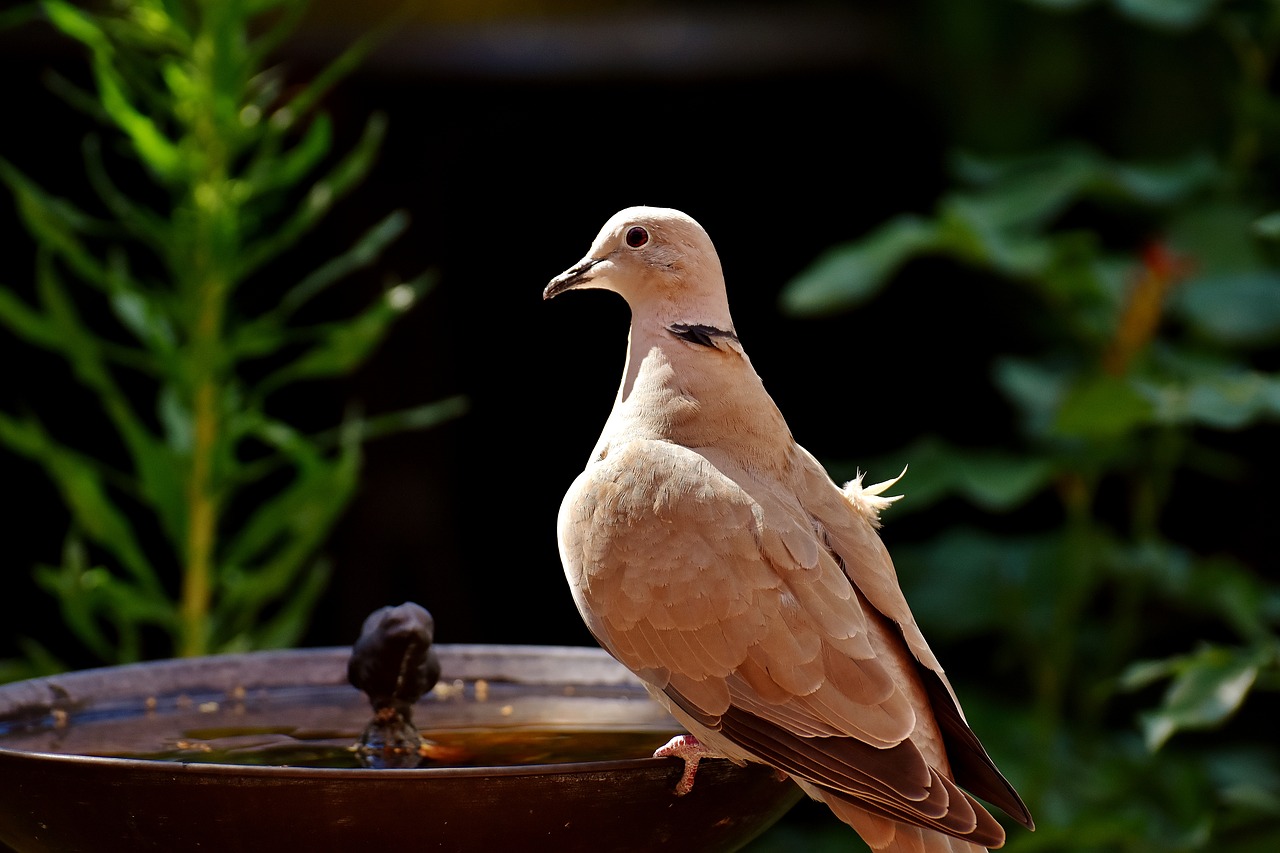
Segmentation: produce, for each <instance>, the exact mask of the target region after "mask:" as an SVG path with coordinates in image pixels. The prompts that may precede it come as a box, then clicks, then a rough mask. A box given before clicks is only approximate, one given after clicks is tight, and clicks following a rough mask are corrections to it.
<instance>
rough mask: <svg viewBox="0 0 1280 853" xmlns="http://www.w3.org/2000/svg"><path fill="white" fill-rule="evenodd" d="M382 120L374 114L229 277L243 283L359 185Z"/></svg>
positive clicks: (377, 143)
mask: <svg viewBox="0 0 1280 853" xmlns="http://www.w3.org/2000/svg"><path fill="white" fill-rule="evenodd" d="M386 124H387V123H386V118H385V117H384V116H382V115H381V114H374V115H373V116H372V117H371V118H370V119H369V121H368V122H367V123H366V124H365V129H364V134H363V135H362V136H361V137H360V140H359V141H358V142H357V143H356V145H355V146H354V147H353V148H352V149H351V151H349V152H348V153H347V155H346V156H345V157H344V158H343V159H342V160H341V161H340V162H339V163H338V164H337V165H336V166H334V167H333V169H332V170H330V171H329V173H328V174H327V175H325V176H324V177H323V178H321V179H319V180H317V181H316V182H315V183H314V184H312V185H311V189H310V191H309V192H308V193H307V197H306V198H305V199H304V200H303V201H302V203H301V204H300V205H298V208H297V210H296V212H295V213H294V214H293V215H292V216H290V217H289V218H288V219H286V220H285V221H284V223H282V224H281V225H280V226H279V227H278V228H276V229H275V230H274V231H273V232H272V233H271V235H270V236H268V237H264V238H262V239H260V240H258V241H256V242H253V243H251V244H249V245H247V246H246V247H245V249H244V253H243V254H244V256H243V258H242V259H241V262H240V264H239V266H238V267H237V269H236V270H235V272H234V276H233V278H234V279H235V280H237V281H240V280H243V279H244V278H245V277H247V276H248V274H249V273H250V272H252V271H253V270H255V269H257V268H258V267H260V266H261V265H262V264H264V263H266V262H267V261H269V260H271V259H272V258H274V257H276V256H277V255H279V254H280V253H281V252H283V251H284V250H285V249H287V248H289V247H290V246H292V245H293V244H294V243H296V242H297V241H298V239H299V238H300V237H302V235H303V234H306V233H307V232H308V231H310V230H311V228H313V227H314V226H315V225H316V223H317V222H319V221H320V219H321V218H323V217H324V215H325V214H326V213H328V212H329V209H330V208H331V207H332V206H333V203H334V202H335V201H337V200H338V199H339V198H341V197H342V196H344V195H346V194H347V193H348V192H350V191H351V190H352V189H353V188H354V187H355V186H356V185H357V184H359V183H360V181H362V180H363V179H364V177H365V175H366V174H368V172H369V170H370V169H371V168H372V167H373V163H374V159H375V158H376V157H377V154H378V150H379V148H380V146H381V145H382V139H383V136H385V134H386Z"/></svg>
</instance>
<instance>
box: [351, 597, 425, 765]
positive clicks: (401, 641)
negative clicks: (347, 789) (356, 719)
mask: <svg viewBox="0 0 1280 853" xmlns="http://www.w3.org/2000/svg"><path fill="white" fill-rule="evenodd" d="M434 634H435V620H433V619H432V618H431V614H430V613H428V612H427V611H426V609H425V608H423V607H421V606H419V605H417V604H414V603H413V602H411V601H406V602H405V603H404V604H401V605H400V606H398V607H383V608H381V609H380V610H375V611H374V612H373V613H371V614H370V615H369V617H368V618H367V619H365V620H364V626H363V627H362V628H361V630H360V637H359V639H357V640H356V642H355V645H354V646H353V647H352V650H351V658H350V659H349V660H348V661H347V680H348V681H350V682H351V684H352V685H354V686H355V687H357V688H359V689H360V690H362V691H364V693H365V695H367V696H368V697H369V704H371V705H372V706H373V714H374V716H373V719H372V720H371V721H370V722H369V725H368V726H367V727H365V730H364V733H363V734H361V735H360V741H359V743H358V744H357V747H356V752H357V754H358V755H359V756H360V759H361V762H362V763H363V764H365V765H366V766H368V767H387V768H397V767H398V768H404V767H417V766H418V765H419V764H420V763H421V761H422V759H423V758H424V757H426V756H427V755H428V754H429V749H427V747H429V746H430V742H429V741H425V740H424V739H423V738H422V736H421V734H420V733H419V732H418V728H417V726H415V725H414V724H413V705H414V703H415V702H417V701H418V699H420V698H421V697H422V696H423V695H424V694H425V693H426V692H427V691H428V690H430V689H431V688H432V687H434V686H435V684H436V682H437V681H439V680H440V661H439V659H437V657H436V653H435V649H433V648H432V647H431V641H432V638H433V636H434Z"/></svg>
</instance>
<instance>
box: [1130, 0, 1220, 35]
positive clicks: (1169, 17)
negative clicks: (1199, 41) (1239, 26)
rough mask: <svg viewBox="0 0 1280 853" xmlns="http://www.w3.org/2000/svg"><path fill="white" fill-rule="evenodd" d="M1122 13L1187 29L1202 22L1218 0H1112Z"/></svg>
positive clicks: (1142, 20)
mask: <svg viewBox="0 0 1280 853" xmlns="http://www.w3.org/2000/svg"><path fill="white" fill-rule="evenodd" d="M1113 2H1114V3H1115V5H1116V8H1117V9H1119V10H1120V11H1121V12H1123V13H1124V14H1126V15H1128V16H1129V17H1131V18H1133V19H1134V20H1136V21H1140V22H1142V23H1144V24H1149V25H1151V26H1154V27H1159V28H1162V29H1170V30H1189V29H1192V28H1194V27H1196V26H1199V25H1200V24H1201V23H1203V22H1204V21H1205V20H1206V19H1207V18H1208V17H1209V13H1210V12H1211V11H1213V8H1214V6H1216V5H1217V3H1218V0H1113Z"/></svg>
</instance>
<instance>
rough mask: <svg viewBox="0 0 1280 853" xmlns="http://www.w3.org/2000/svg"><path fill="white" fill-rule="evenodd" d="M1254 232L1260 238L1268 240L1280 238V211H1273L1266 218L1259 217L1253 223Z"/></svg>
mask: <svg viewBox="0 0 1280 853" xmlns="http://www.w3.org/2000/svg"><path fill="white" fill-rule="evenodd" d="M1253 230H1254V233H1256V234H1257V235H1258V236H1259V237H1265V238H1267V239H1268V240H1275V239H1277V238H1280V210H1273V211H1271V212H1270V213H1268V214H1267V215H1266V216H1262V217H1259V218H1258V219H1257V220H1256V221H1254V223H1253Z"/></svg>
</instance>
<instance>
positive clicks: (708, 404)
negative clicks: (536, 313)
mask: <svg viewBox="0 0 1280 853" xmlns="http://www.w3.org/2000/svg"><path fill="white" fill-rule="evenodd" d="M586 288H600V289H604V290H612V291H614V292H615V293H617V294H619V295H621V296H622V297H623V298H624V299H625V300H626V301H627V304H628V305H629V306H630V308H631V335H630V345H629V348H628V351H627V359H626V366H625V369H624V371H623V376H622V386H621V388H620V389H619V391H618V396H617V399H616V401H615V402H614V406H613V411H612V412H611V413H610V414H609V418H608V420H607V421H606V423H605V426H604V431H603V433H602V434H601V436H600V440H599V441H598V442H597V443H596V446H595V449H594V450H593V451H592V453H591V457H590V461H589V462H588V463H587V467H586V470H585V471H583V472H582V473H581V474H579V475H578V477H577V479H576V480H574V482H573V484H572V485H571V486H570V487H569V490H568V493H567V494H566V495H565V497H564V502H563V503H562V505H561V507H560V513H559V518H558V521H557V526H558V536H559V547H560V558H561V561H562V562H563V564H564V570H565V575H566V577H567V578H568V581H569V586H570V589H571V591H572V593H573V599H574V602H575V603H576V604H577V606H578V610H579V612H580V613H581V614H582V618H583V619H584V620H585V622H586V624H587V627H588V628H589V629H590V631H591V633H592V635H593V636H594V637H595V638H596V640H597V641H598V642H599V643H600V645H602V646H603V647H604V648H605V649H606V650H607V651H608V652H609V653H610V654H612V655H613V656H614V657H615V658H617V659H618V660H619V661H620V662H621V663H622V664H623V665H625V666H626V667H627V668H628V669H630V670H631V671H632V672H634V673H636V675H638V676H639V677H640V679H641V680H643V681H644V683H645V685H646V687H647V688H648V690H649V692H650V693H651V694H652V695H653V696H654V698H655V699H656V700H657V701H658V702H660V703H661V704H662V705H664V706H665V707H666V708H667V709H668V710H669V711H670V712H671V714H672V715H673V716H674V717H675V718H676V719H677V720H678V721H679V722H680V723H681V724H682V725H683V726H684V727H685V728H686V729H687V731H688V732H689V733H690V735H689V736H682V737H680V738H676V739H674V740H673V741H672V742H671V743H670V744H668V745H667V746H666V747H663V748H662V749H659V750H658V752H657V753H656V754H659V755H674V756H677V757H680V758H683V759H684V760H685V762H686V764H685V773H684V775H683V776H682V778H681V780H680V782H679V784H678V785H677V787H676V793H677V794H680V793H684V792H685V791H687V790H688V789H689V788H690V787H691V786H692V784H693V782H694V774H695V773H696V769H697V762H698V760H699V759H701V758H704V757H720V758H727V759H729V760H731V761H734V762H737V763H740V764H741V763H743V762H760V763H763V764H767V765H771V766H772V767H774V768H775V769H776V770H778V771H779V772H780V773H782V774H785V775H787V776H790V777H791V778H792V779H793V780H794V781H795V782H796V783H797V784H798V785H799V786H800V787H801V788H802V789H803V790H804V791H805V793H807V794H808V795H809V796H810V797H812V798H814V799H816V800H820V801H822V802H823V803H826V805H827V806H828V807H829V808H830V809H831V810H832V812H834V813H835V815H836V816H837V817H839V818H840V819H841V820H842V821H844V822H845V823H847V824H849V825H850V826H852V827H853V829H855V830H856V831H857V832H858V834H859V835H861V836H862V838H863V840H864V841H866V843H867V844H868V845H869V846H870V847H871V848H872V849H873V850H879V851H894V853H942V851H950V853H960V851H965V853H974V851H980V850H982V849H983V848H984V847H999V846H1000V845H1002V844H1003V843H1004V839H1005V833H1004V829H1003V827H1002V826H1001V825H1000V824H999V823H998V822H997V821H996V819H995V818H994V817H992V815H991V814H990V813H989V812H988V811H987V810H986V809H985V808H984V807H983V806H982V805H981V804H979V803H978V801H977V800H975V799H974V798H973V797H972V796H970V795H969V794H968V793H965V791H963V790H961V788H960V787H959V786H963V787H964V788H966V789H968V791H970V792H972V793H973V794H974V795H976V796H979V797H982V798H984V799H985V800H987V801H988V802H990V803H992V804H994V805H996V806H999V807H1000V808H1001V809H1003V810H1004V811H1005V812H1007V813H1008V814H1009V815H1010V816H1011V817H1012V818H1013V819H1014V820H1016V821H1018V822H1019V823H1021V824H1023V825H1024V826H1026V827H1028V828H1034V827H1033V823H1032V820H1031V815H1030V813H1029V812H1028V811H1027V808H1026V806H1025V805H1023V803H1022V800H1021V798H1020V797H1019V796H1018V794H1017V792H1016V791H1014V789H1013V787H1012V786H1011V785H1010V784H1009V783H1008V782H1007V781H1006V780H1005V778H1004V776H1002V775H1001V773H1000V772H999V770H997V769H996V767H995V765H994V764H993V763H992V761H991V759H990V758H989V757H988V756H987V753H986V751H985V750H984V749H983V747H982V745H981V744H980V743H979V741H978V738H977V737H976V736H975V735H974V733H973V732H972V730H970V728H969V726H968V724H967V723H966V722H965V718H964V715H963V713H962V711H961V710H960V705H959V702H958V700H957V699H956V696H955V693H954V691H953V690H952V688H951V685H950V683H949V682H948V681H947V677H946V676H945V675H944V674H943V671H942V667H941V665H940V664H939V663H938V660H937V659H936V658H935V657H934V655H933V653H932V652H931V651H930V650H929V646H928V644H927V643H926V642H925V638H924V636H923V635H922V634H921V632H920V629H919V628H918V627H917V626H916V622H915V619H914V617H913V616H912V615H911V611H910V609H909V608H908V606H907V602H906V600H905V598H904V597H903V594H902V591H901V589H900V588H899V586H898V579H897V575H896V573H895V571H894V568H893V563H892V561H891V560H890V558H889V554H888V552H887V550H886V549H885V547H884V545H883V543H882V542H881V539H880V536H879V535H878V533H877V532H876V529H877V528H878V527H879V512H880V510H881V509H883V508H884V507H885V506H886V505H887V504H888V503H889V502H890V501H891V500H894V498H885V497H882V496H881V492H882V491H883V490H884V488H885V487H887V486H888V485H890V484H891V483H883V484H877V485H876V486H865V487H864V486H863V485H862V478H861V476H859V478H858V479H856V480H853V481H851V482H850V483H848V484H847V485H846V486H845V487H844V488H843V489H842V488H840V487H839V486H837V485H836V484H835V483H834V482H833V481H832V479H831V477H830V476H829V475H828V474H827V472H826V471H825V470H824V469H823V467H822V466H821V464H820V463H819V462H818V461H817V460H816V459H815V458H814V457H813V456H812V455H810V454H809V453H808V452H807V451H806V450H805V449H804V448H802V447H801V446H800V445H799V444H797V443H796V442H795V440H794V439H793V438H792V436H791V431H790V430H789V429H788V427H787V423H786V421H785V420H784V419H783V417H782V414H781V412H779V410H778V407H777V406H776V405H775V404H774V402H773V399H772V398H771V397H770V396H769V394H768V393H767V392H766V391H765V389H764V385H763V383H762V382H761V380H760V377H759V376H757V375H756V372H755V370H754V368H752V366H751V361H750V359H748V358H747V354H746V352H745V351H744V350H743V348H742V344H741V342H740V341H739V340H738V336H737V333H736V332H735V331H734V326H733V320H732V319H731V317H730V315H729V303H728V297H727V295H726V293H725V283H724V275H723V273H722V271H721V267H720V260H719V257H718V256H717V254H716V250H715V247H714V246H713V245H712V243H711V239H710V238H709V237H708V236H707V233H706V231H704V230H703V228H702V227H701V226H700V225H699V224H698V223H697V222H695V221H694V220H693V219H691V218H690V217H689V216H687V215H686V214H684V213H681V212H680V211H677V210H671V209H667V208H653V207H633V208H628V209H626V210H623V211H620V212H619V213H617V214H615V215H614V216H613V217H612V218H611V219H609V220H608V222H606V223H605V225H604V227H603V228H602V229H601V231H600V233H599V235H598V236H597V237H596V239H595V242H594V243H593V244H592V245H591V249H590V251H589V252H588V253H587V255H586V257H585V258H583V259H582V260H581V261H579V262H578V263H577V264H575V265H574V266H572V267H570V268H569V269H568V270H566V271H565V272H564V273H562V274H560V275H559V276H556V277H555V278H554V279H552V280H551V282H550V283H549V284H548V285H547V287H546V290H545V291H544V292H543V298H544V299H550V298H551V297H553V296H556V295H558V294H561V293H564V292H565V291H567V290H580V289H586Z"/></svg>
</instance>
